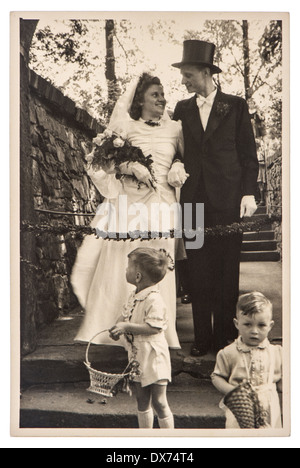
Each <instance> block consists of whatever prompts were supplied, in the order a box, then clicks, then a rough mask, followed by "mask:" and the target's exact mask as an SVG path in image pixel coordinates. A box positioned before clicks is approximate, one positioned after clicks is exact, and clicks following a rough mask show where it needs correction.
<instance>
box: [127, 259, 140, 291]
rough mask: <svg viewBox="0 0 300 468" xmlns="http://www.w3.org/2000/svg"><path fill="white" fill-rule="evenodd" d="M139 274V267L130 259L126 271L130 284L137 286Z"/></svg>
mask: <svg viewBox="0 0 300 468" xmlns="http://www.w3.org/2000/svg"><path fill="white" fill-rule="evenodd" d="M138 276H139V272H138V271H137V267H136V265H135V263H134V262H133V260H132V259H131V258H129V259H128V266H127V270H126V280H127V282H128V283H129V284H133V285H135V286H136V285H137V283H138Z"/></svg>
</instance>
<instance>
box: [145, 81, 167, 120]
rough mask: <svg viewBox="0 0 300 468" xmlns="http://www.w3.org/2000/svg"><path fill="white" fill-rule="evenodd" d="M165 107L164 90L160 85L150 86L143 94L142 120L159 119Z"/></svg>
mask: <svg viewBox="0 0 300 468" xmlns="http://www.w3.org/2000/svg"><path fill="white" fill-rule="evenodd" d="M165 107H166V100H165V94H164V88H163V87H162V86H161V85H151V86H150V87H149V88H148V89H147V91H146V92H145V94H144V101H143V103H142V119H144V120H150V119H151V120H154V119H159V118H160V117H161V116H162V115H163V113H164V110H165Z"/></svg>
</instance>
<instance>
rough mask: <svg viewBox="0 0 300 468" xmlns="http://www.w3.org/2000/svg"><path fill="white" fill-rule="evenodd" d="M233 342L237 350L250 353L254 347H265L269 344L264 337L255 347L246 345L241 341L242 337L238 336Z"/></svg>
mask: <svg viewBox="0 0 300 468" xmlns="http://www.w3.org/2000/svg"><path fill="white" fill-rule="evenodd" d="M235 343H236V347H237V350H238V351H241V352H242V353H251V351H253V350H254V349H265V348H268V347H269V346H270V342H269V340H268V338H266V339H265V340H264V341H263V342H262V343H260V344H259V345H258V346H256V347H255V348H253V347H251V346H247V345H246V344H245V343H244V342H243V341H242V337H241V336H239V337H238V338H237V339H236V340H235Z"/></svg>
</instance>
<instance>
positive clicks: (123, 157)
mask: <svg viewBox="0 0 300 468" xmlns="http://www.w3.org/2000/svg"><path fill="white" fill-rule="evenodd" d="M87 159H88V161H89V163H90V165H91V166H92V168H93V169H94V170H99V169H103V170H104V171H106V172H110V173H115V175H116V178H117V179H120V178H122V177H125V176H127V177H128V176H130V177H132V178H133V179H135V180H136V182H137V183H138V188H139V187H140V184H142V183H146V184H147V185H149V184H150V185H151V186H152V188H154V189H155V184H156V180H155V175H154V172H153V167H152V166H153V160H152V158H151V155H149V156H144V154H143V152H142V150H141V149H140V148H138V147H137V146H133V145H131V144H130V143H129V141H128V140H127V139H126V138H125V137H124V136H123V135H119V134H117V133H115V132H113V131H112V130H110V129H109V128H107V129H105V130H104V132H103V133H99V134H98V135H97V136H96V137H95V138H94V139H93V150H92V152H91V153H90V155H89V157H88V158H87Z"/></svg>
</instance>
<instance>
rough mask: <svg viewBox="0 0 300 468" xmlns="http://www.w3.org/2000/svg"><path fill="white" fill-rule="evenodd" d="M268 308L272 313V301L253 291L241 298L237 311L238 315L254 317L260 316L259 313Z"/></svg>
mask: <svg viewBox="0 0 300 468" xmlns="http://www.w3.org/2000/svg"><path fill="white" fill-rule="evenodd" d="M267 307H268V308H269V309H270V311H271V313H272V311H273V306H272V303H271V301H269V299H267V298H266V297H265V296H264V295H263V294H262V293H260V292H257V291H253V292H250V293H246V294H242V295H241V296H240V297H239V300H238V303H237V307H236V311H237V315H238V314H239V313H241V314H242V315H249V316H252V315H254V314H258V313H259V312H263V311H264V310H265V309H266V308H267Z"/></svg>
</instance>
